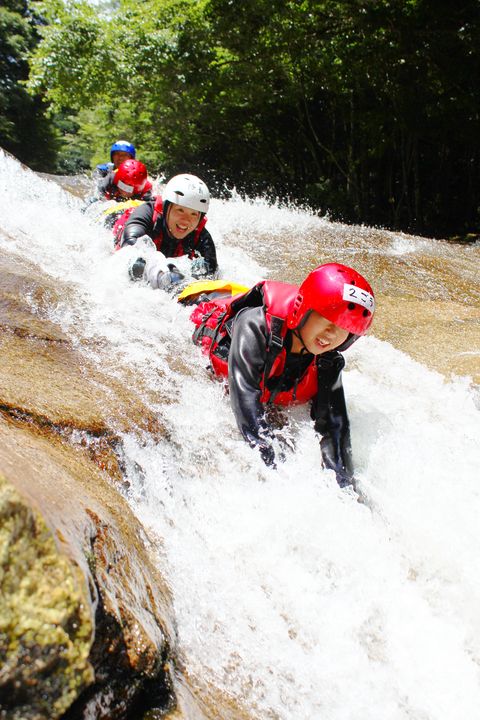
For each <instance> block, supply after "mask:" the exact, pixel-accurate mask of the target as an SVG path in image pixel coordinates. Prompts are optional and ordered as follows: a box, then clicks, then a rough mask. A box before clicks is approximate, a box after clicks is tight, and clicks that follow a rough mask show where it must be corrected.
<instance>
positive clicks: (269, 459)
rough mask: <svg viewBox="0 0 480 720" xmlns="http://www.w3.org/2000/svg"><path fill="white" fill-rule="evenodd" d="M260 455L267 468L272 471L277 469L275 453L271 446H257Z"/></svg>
mask: <svg viewBox="0 0 480 720" xmlns="http://www.w3.org/2000/svg"><path fill="white" fill-rule="evenodd" d="M258 449H259V450H260V455H261V457H262V460H263V462H264V463H265V465H266V466H267V467H271V468H273V469H274V470H276V469H277V463H276V462H275V451H274V449H273V447H272V446H271V445H259V446H258Z"/></svg>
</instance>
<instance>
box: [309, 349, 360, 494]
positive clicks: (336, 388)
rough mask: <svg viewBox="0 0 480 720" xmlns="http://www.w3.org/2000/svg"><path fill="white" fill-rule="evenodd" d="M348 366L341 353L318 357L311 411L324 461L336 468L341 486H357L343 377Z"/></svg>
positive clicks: (331, 467) (328, 465) (331, 468)
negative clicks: (316, 389)
mask: <svg viewBox="0 0 480 720" xmlns="http://www.w3.org/2000/svg"><path fill="white" fill-rule="evenodd" d="M344 366H345V360H344V359H343V357H342V355H340V353H333V354H332V355H331V356H327V355H325V356H322V357H319V358H318V393H317V395H316V397H315V399H314V401H313V403H312V410H311V417H312V420H314V421H315V430H316V431H317V432H318V433H319V434H320V435H321V440H320V447H321V450H322V459H323V464H324V466H325V467H326V468H328V469H330V470H334V472H335V475H336V477H337V482H338V484H339V485H340V487H345V486H346V485H355V480H354V477H353V460H352V445H351V440H350V423H349V420H348V414H347V406H346V402H345V393H344V390H343V385H342V377H341V373H342V369H343V367H344Z"/></svg>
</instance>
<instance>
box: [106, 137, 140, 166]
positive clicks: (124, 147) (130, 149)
mask: <svg viewBox="0 0 480 720" xmlns="http://www.w3.org/2000/svg"><path fill="white" fill-rule="evenodd" d="M117 151H120V152H127V153H130V155H131V156H132V158H133V159H135V153H136V150H135V145H132V143H129V142H127V141H126V140H117V141H116V142H114V143H113V145H112V147H111V148H110V160H111V161H112V162H113V153H114V152H117Z"/></svg>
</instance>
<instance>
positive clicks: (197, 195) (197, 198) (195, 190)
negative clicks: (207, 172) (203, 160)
mask: <svg viewBox="0 0 480 720" xmlns="http://www.w3.org/2000/svg"><path fill="white" fill-rule="evenodd" d="M162 200H163V202H165V200H169V201H170V202H172V203H175V204H176V205H183V206H184V207H187V208H190V209H191V210H198V211H199V212H201V213H206V212H207V211H208V206H209V204H210V193H209V192H208V188H207V186H206V185H205V183H204V182H203V180H200V178H198V177H197V176H196V175H187V174H185V175H175V177H173V178H172V179H171V180H169V181H168V182H167V184H166V185H165V187H164V189H163V193H162Z"/></svg>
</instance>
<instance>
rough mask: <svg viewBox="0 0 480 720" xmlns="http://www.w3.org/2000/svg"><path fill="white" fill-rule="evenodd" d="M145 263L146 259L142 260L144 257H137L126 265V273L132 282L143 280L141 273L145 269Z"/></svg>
mask: <svg viewBox="0 0 480 720" xmlns="http://www.w3.org/2000/svg"><path fill="white" fill-rule="evenodd" d="M146 263H147V261H146V260H144V258H142V257H139V258H137V259H136V260H134V261H133V262H131V263H130V265H129V267H128V275H129V277H130V280H133V281H134V282H137V281H138V280H143V273H144V271H145V265H146Z"/></svg>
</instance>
